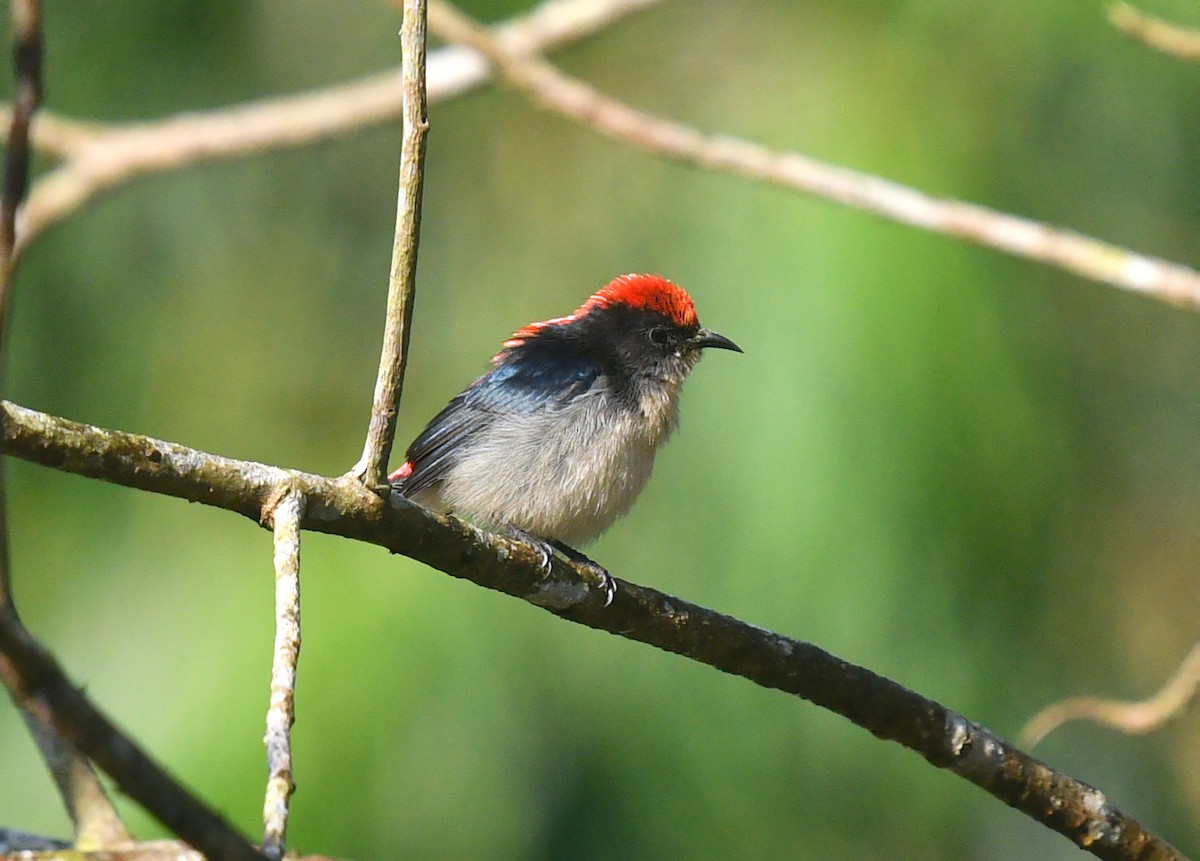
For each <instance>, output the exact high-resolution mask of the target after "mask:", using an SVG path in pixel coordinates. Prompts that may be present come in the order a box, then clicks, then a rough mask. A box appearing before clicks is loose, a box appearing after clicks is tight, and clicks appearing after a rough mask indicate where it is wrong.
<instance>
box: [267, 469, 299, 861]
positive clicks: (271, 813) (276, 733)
mask: <svg viewBox="0 0 1200 861" xmlns="http://www.w3.org/2000/svg"><path fill="white" fill-rule="evenodd" d="M304 507H305V504H304V497H303V496H301V495H300V494H299V493H298V492H296V491H294V490H293V491H288V492H287V493H285V494H284V495H283V497H282V498H281V499H280V501H279V503H278V504H276V505H272V506H268V508H267V510H266V511H265V515H266V516H265V518H264V519H265V520H266V521H267V522H269V523H271V524H272V529H273V530H274V532H275V657H274V660H273V662H272V665H271V703H270V706H269V707H268V709H267V733H266V736H265V738H264V739H263V742H264V743H265V744H266V746H267V792H266V797H265V799H264V801H263V833H264V837H263V854H264V855H266V856H267V857H268V858H270V859H272V861H279V859H281V858H282V857H283V854H284V851H285V850H286V847H287V820H288V801H289V799H290V798H291V796H292V793H293V792H294V791H295V790H296V784H295V781H294V779H293V774H292V723H293V722H294V721H295V719H296V662H297V661H298V660H299V659H300V521H301V519H303V517H304Z"/></svg>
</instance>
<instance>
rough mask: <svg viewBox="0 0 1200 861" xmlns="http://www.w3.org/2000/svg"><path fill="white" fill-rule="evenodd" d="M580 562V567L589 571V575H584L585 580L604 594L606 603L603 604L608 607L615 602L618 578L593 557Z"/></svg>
mask: <svg viewBox="0 0 1200 861" xmlns="http://www.w3.org/2000/svg"><path fill="white" fill-rule="evenodd" d="M578 564H579V567H580V568H582V569H583V570H584V571H586V572H587V575H588V576H586V577H584V580H586V581H587V582H588V585H589V586H591V587H592V588H594V589H598V590H600V593H601V594H602V595H603V596H604V604H603V605H601V606H604V607H607V606H608V605H609V604H611V603H612V602H613V598H615V597H616V594H617V580H616V578H615V577H613V576H612V575H611V574H609V573H608V570H607V569H606V568H605V567H604V566H603V565H600V564H598V563H596V562H593V561H592V560H591V559H588V560H586V561H583V562H579V563H578Z"/></svg>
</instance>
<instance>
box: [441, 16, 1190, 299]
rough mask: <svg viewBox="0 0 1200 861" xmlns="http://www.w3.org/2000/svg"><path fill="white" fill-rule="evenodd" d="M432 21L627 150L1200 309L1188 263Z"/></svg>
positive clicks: (471, 28)
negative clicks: (764, 139) (855, 164)
mask: <svg viewBox="0 0 1200 861" xmlns="http://www.w3.org/2000/svg"><path fill="white" fill-rule="evenodd" d="M429 24H430V27H431V28H432V29H433V30H434V32H436V33H438V34H439V35H441V36H442V37H443V38H446V39H449V40H451V41H454V42H460V43H462V44H464V45H469V46H470V47H471V48H473V49H474V50H476V51H478V52H479V53H480V54H482V55H483V56H485V57H487V59H488V60H489V61H491V62H492V63H493V64H494V65H495V66H496V68H497V70H498V71H499V72H500V74H502V75H503V76H504V77H505V78H506V79H507V80H508V81H509V82H510V83H512V84H513V85H514V86H516V87H517V88H518V89H520V90H523V91H524V92H525V93H527V94H528V95H530V96H532V97H533V98H534V99H535V100H536V101H537V102H538V103H539V104H540V105H542V106H543V107H545V108H548V109H549V110H551V111H554V112H555V113H558V114H561V115H562V116H564V117H566V118H568V119H571V120H574V121H575V122H577V123H579V124H581V125H583V126H585V127H586V128H589V129H591V130H592V131H595V132H598V133H599V134H602V135H605V136H607V137H609V138H612V139H614V140H616V141H619V142H620V143H623V144H626V145H628V146H633V147H636V148H638V149H642V150H646V151H647V152H651V153H655V154H657V155H662V156H666V157H667V158H671V159H675V160H677V161H682V162H686V163H688V164H692V165H695V166H697V167H702V168H704V169H706V170H712V171H718V172H723V173H729V174H733V175H735V176H741V177H745V178H747V179H751V180H755V181H758V182H763V183H768V184H771V185H778V186H781V187H784V188H789V189H792V190H795V191H801V192H804V193H806V194H812V195H815V196H817V197H824V198H827V199H829V200H832V201H835V202H837V203H841V204H844V205H846V206H852V207H855V208H857V209H862V210H866V211H867V212H873V213H875V214H876V215H880V216H882V217H884V218H888V219H891V220H892V221H898V222H900V223H902V224H909V225H912V226H914V227H920V228H923V229H925V230H928V231H930V232H932V233H943V234H946V235H948V236H955V237H958V238H960V239H965V240H968V241H970V242H974V243H976V244H978V245H983V246H985V247H988V248H993V249H996V250H998V251H1004V252H1006V253H1008V254H1012V255H1013V256H1016V257H1023V258H1026V259H1028V260H1036V261H1038V262H1039V263H1045V264H1047V265H1050V266H1055V267H1058V268H1060V269H1065V270H1066V271H1068V272H1073V273H1075V274H1076V275H1080V276H1082V277H1084V278H1088V279H1091V280H1093V281H1099V282H1101V283H1105V284H1111V285H1113V286H1114V287H1120V288H1122V289H1124V290H1130V291H1133V292H1135V293H1142V294H1145V295H1147V296H1152V297H1154V298H1155V299H1159V300H1161V301H1164V302H1167V303H1170V304H1172V305H1180V306H1183V307H1187V308H1192V309H1200V272H1197V271H1196V270H1194V269H1190V268H1188V267H1186V266H1181V265H1179V264H1177V263H1172V262H1170V261H1167V260H1161V259H1158V258H1154V257H1147V256H1145V255H1142V254H1137V253H1134V252H1132V251H1129V250H1127V249H1125V248H1121V247H1120V246H1117V245H1113V244H1111V243H1108V242H1103V241H1101V240H1098V239H1093V238H1091V237H1089V236H1084V235H1083V234H1080V233H1076V232H1074V231H1070V230H1063V229H1059V228H1055V227H1051V226H1049V225H1046V224H1042V223H1040V222H1037V221H1032V220H1029V219H1025V218H1019V217H1017V216H1014V215H1007V214H1005V213H1003V212H997V211H996V210H993V209H988V208H986V207H983V206H977V205H975V204H971V203H964V202H962V201H958V200H952V199H947V198H937V197H931V196H929V195H927V194H924V193H922V192H920V191H918V190H916V189H914V188H909V187H908V186H904V185H900V184H899V183H895V182H890V181H888V180H886V179H881V178H880V177H876V176H872V175H870V174H865V173H859V172H857V171H853V170H849V169H847V168H843V167H837V166H835V165H831V164H826V163H824V162H820V161H817V160H815V159H811V158H807V157H805V156H803V155H800V154H798V153H790V152H778V151H775V150H770V149H767V148H766V147H764V146H761V145H759V144H756V143H751V142H749V141H744V140H739V139H737V138H733V137H728V136H725V135H706V134H704V133H703V132H700V131H698V130H696V129H693V128H691V127H689V126H685V125H682V124H680V123H674V122H670V121H668V120H663V119H661V118H659V117H656V116H653V115H651V114H647V113H644V112H642V111H638V110H635V109H633V108H630V107H628V106H626V105H625V104H623V103H621V102H619V101H617V100H616V99H613V98H610V97H609V96H606V95H604V94H602V93H600V92H598V91H596V90H595V89H593V88H591V87H589V86H588V85H587V84H584V83H583V82H581V81H578V80H576V79H574V78H571V77H568V76H567V75H564V74H563V73H562V72H560V71H558V70H557V69H555V68H554V67H553V66H551V65H550V64H549V63H547V62H545V61H544V60H541V59H539V58H537V57H534V56H532V55H531V54H530V53H529V52H526V51H519V50H513V49H512V48H509V47H507V46H505V45H504V44H502V43H501V42H500V41H499V39H497V38H496V36H495V35H494V34H493V33H492V32H490V31H489V30H487V29H486V28H484V27H481V26H480V25H479V24H477V23H475V22H474V21H472V20H471V19H469V18H467V17H466V16H464V15H462V14H461V13H460V12H458V11H457V10H456V9H455V8H454V7H453V6H451V5H449V4H448V3H445V2H442V0H434V2H431V3H430V6H429Z"/></svg>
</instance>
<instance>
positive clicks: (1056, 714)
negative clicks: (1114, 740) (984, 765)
mask: <svg viewBox="0 0 1200 861" xmlns="http://www.w3.org/2000/svg"><path fill="white" fill-rule="evenodd" d="M1197 689H1200V643H1197V644H1196V645H1194V646H1192V650H1191V651H1190V652H1188V654H1187V657H1185V658H1184V659H1183V662H1182V663H1181V664H1180V665H1179V668H1178V669H1177V670H1176V671H1175V673H1174V674H1173V675H1172V676H1171V677H1170V678H1169V679H1167V681H1166V682H1165V683H1164V684H1163V686H1162V688H1160V689H1159V691H1158V693H1156V694H1154V695H1153V696H1151V697H1149V698H1147V699H1144V700H1141V701H1139V702H1123V701H1121V700H1106V699H1101V698H1099V697H1072V698H1070V699H1066V700H1062V701H1060V702H1057V703H1053V704H1051V705H1049V706H1047V707H1046V708H1044V709H1042V710H1041V711H1040V712H1038V713H1037V714H1036V715H1034V716H1033V717H1032V718H1030V719H1029V722H1028V723H1026V724H1025V727H1024V728H1023V729H1022V730H1021V735H1020V742H1019V743H1020V745H1021V746H1022V747H1026V748H1033V747H1034V746H1035V745H1036V744H1037V743H1038V742H1040V741H1041V740H1042V739H1044V738H1045V737H1046V736H1047V735H1049V734H1050V733H1052V732H1054V730H1056V729H1058V728H1059V727H1060V726H1062V725H1063V724H1064V723H1066V722H1067V721H1072V720H1088V721H1092V722H1093V723H1098V724H1100V725H1102V726H1107V727H1111V728H1112V729H1116V730H1120V731H1121V732H1124V733H1128V734H1130V735H1138V734H1141V733H1147V732H1152V731H1154V730H1156V729H1158V728H1159V727H1161V726H1162V725H1163V724H1165V723H1166V722H1167V721H1169V720H1170V719H1171V718H1174V717H1178V716H1179V715H1180V714H1181V713H1182V712H1183V710H1184V709H1186V708H1187V707H1188V704H1189V703H1191V702H1192V700H1193V699H1195V697H1196V692H1197Z"/></svg>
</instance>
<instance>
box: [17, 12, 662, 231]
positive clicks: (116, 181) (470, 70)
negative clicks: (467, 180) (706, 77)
mask: <svg viewBox="0 0 1200 861" xmlns="http://www.w3.org/2000/svg"><path fill="white" fill-rule="evenodd" d="M658 2H661V0H547V2H543V3H541V4H540V5H538V6H537V7H536V8H534V9H533V10H532V11H530V12H529V13H528V14H526V15H523V16H518V17H515V18H512V19H510V20H509V21H508V22H507V23H505V24H502V25H500V26H499V27H498V29H497V33H498V36H497V38H499V39H501V40H502V41H503V42H504V44H505V45H508V46H510V47H512V48H513V49H516V50H522V51H533V50H537V51H548V50H552V49H554V48H557V47H560V46H562V45H564V44H566V43H568V42H572V41H575V40H578V39H581V38H583V37H584V36H587V35H590V34H592V33H595V32H597V31H599V30H601V29H603V28H604V27H606V26H608V25H610V24H612V23H614V22H615V21H618V20H620V19H621V18H622V17H625V16H627V15H629V14H631V13H633V12H637V11H639V10H640V9H643V8H646V7H648V6H652V5H654V4H656V3H658ZM490 77H491V72H490V70H489V69H488V65H487V63H485V62H484V61H483V60H482V59H481V58H480V57H479V55H478V54H476V53H474V52H473V51H467V50H464V49H462V48H458V47H451V48H444V49H442V50H440V51H438V52H436V53H435V54H433V55H432V56H431V57H430V58H429V99H430V101H434V102H437V101H442V100H445V99H452V98H455V97H456V96H460V95H462V94H464V93H467V92H469V91H470V90H472V89H474V88H476V87H478V86H479V85H481V84H483V83H485V82H486V81H487V80H488V79H489V78H490ZM402 108H403V91H402V88H401V83H400V76H399V75H398V74H397V73H396V71H395V70H389V71H387V72H382V73H380V74H376V75H370V76H367V77H364V78H361V79H359V80H357V81H353V82H350V83H347V84H339V85H336V86H331V87H327V88H325V89H320V90H314V91H311V92H306V93H301V94H299V95H293V96H283V97H279V98H271V99H262V100H259V101H254V102H248V103H246V104H241V105H234V106H232V107H226V108H220V109H216V110H211V111H201V112H191V113H184V114H178V115H176V116H172V117H166V118H164V119H161V120H154V121H149V122H143V123H136V124H130V125H120V126H115V125H105V124H98V123H84V122H79V121H77V120H71V119H67V118H64V117H57V116H54V115H52V114H45V113H43V114H41V115H40V116H39V121H38V122H39V127H38V129H37V130H35V134H34V137H33V141H34V144H35V146H37V147H38V148H39V149H42V150H45V151H47V152H49V153H52V154H55V155H59V156H62V157H64V158H65V159H66V161H65V162H64V163H63V164H62V165H61V166H59V167H57V168H56V169H54V170H53V171H51V172H50V173H48V174H46V175H45V176H43V177H42V178H41V179H40V180H39V181H38V182H37V184H36V185H35V186H34V188H33V191H32V193H31V194H30V197H29V202H28V204H27V205H26V207H25V210H24V212H23V214H22V217H21V222H20V224H19V225H18V236H17V249H16V250H17V253H18V254H19V253H21V251H23V250H24V248H25V247H26V246H27V245H28V244H29V243H30V242H31V241H32V240H33V239H34V238H35V237H36V236H38V235H39V234H40V233H42V232H43V231H44V230H46V229H47V228H48V227H50V226H52V225H54V224H57V223H58V222H59V221H62V220H63V219H65V218H66V217H68V216H69V215H71V214H72V213H74V212H76V211H77V210H79V209H80V208H81V207H83V206H84V205H85V204H86V203H88V202H89V201H90V200H92V199H93V198H95V197H97V196H98V195H100V194H103V193H104V192H107V191H111V190H112V189H115V188H117V187H119V186H121V185H124V184H126V183H129V182H133V181H134V180H137V179H140V178H142V177H144V176H149V175H152V174H155V173H165V172H169V171H174V170H182V169H184V168H188V167H191V166H194V165H197V164H203V163H206V162H211V161H217V160H221V159H233V158H244V157H246V156H251V155H256V154H260V153H265V152H269V151H271V150H276V149H284V148H289V147H300V146H309V145H312V144H314V143H318V142H320V141H323V140H329V139H331V138H334V137H337V136H338V135H344V134H349V133H351V132H355V131H359V130H362V129H367V128H370V127H372V126H376V125H379V124H382V123H387V122H392V121H394V120H395V119H397V118H398V117H399V116H400V114H401V110H402ZM2 119H3V117H0V120H2Z"/></svg>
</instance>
